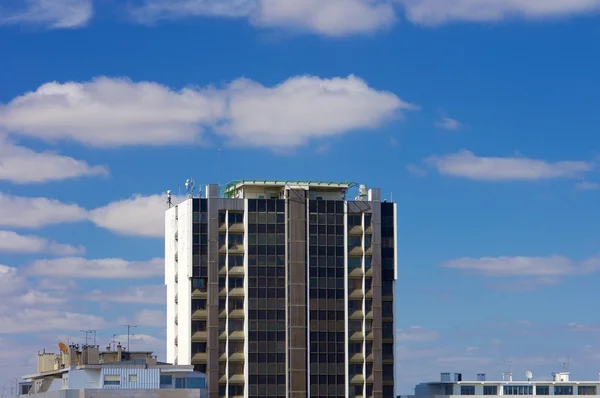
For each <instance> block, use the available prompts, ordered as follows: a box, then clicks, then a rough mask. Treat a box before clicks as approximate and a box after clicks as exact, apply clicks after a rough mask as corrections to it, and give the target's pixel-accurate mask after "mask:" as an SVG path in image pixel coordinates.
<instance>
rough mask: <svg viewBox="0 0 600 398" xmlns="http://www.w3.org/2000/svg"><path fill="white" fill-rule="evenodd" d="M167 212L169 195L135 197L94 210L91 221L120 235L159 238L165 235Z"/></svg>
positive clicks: (174, 201) (175, 201)
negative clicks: (167, 196)
mask: <svg viewBox="0 0 600 398" xmlns="http://www.w3.org/2000/svg"><path fill="white" fill-rule="evenodd" d="M179 200H180V198H176V199H173V203H177V202H178V201H179ZM166 209H167V203H166V195H150V196H141V195H136V196H133V197H132V198H129V199H125V200H120V201H115V202H111V203H109V204H108V205H106V206H103V207H100V208H97V209H95V210H92V211H91V212H90V220H91V221H92V222H93V223H94V224H96V225H97V226H99V227H102V228H106V229H108V230H110V231H112V232H115V233H117V234H121V235H129V236H146V237H156V238H160V237H163V236H164V235H165V213H164V212H165V210H166Z"/></svg>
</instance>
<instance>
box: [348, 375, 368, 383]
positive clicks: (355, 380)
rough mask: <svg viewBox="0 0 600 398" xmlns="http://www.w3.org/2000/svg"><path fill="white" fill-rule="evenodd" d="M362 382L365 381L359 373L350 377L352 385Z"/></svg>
mask: <svg viewBox="0 0 600 398" xmlns="http://www.w3.org/2000/svg"><path fill="white" fill-rule="evenodd" d="M364 382H365V378H364V377H363V375H361V374H358V375H354V376H352V378H351V379H350V384H351V385H353V386H356V385H360V384H364Z"/></svg>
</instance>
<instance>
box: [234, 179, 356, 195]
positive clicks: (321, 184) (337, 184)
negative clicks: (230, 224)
mask: <svg viewBox="0 0 600 398" xmlns="http://www.w3.org/2000/svg"><path fill="white" fill-rule="evenodd" d="M243 185H262V186H269V185H275V186H277V185H308V186H314V187H331V188H352V187H355V186H357V185H358V184H356V183H355V182H336V181H294V180H235V181H231V182H229V183H228V184H227V185H225V188H224V189H223V193H224V195H225V196H226V197H228V198H230V197H232V196H233V194H234V192H235V191H236V190H238V189H239V188H240V187H241V186H243Z"/></svg>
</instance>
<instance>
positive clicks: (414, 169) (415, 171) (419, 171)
mask: <svg viewBox="0 0 600 398" xmlns="http://www.w3.org/2000/svg"><path fill="white" fill-rule="evenodd" d="M406 170H407V171H408V172H409V173H410V174H412V175H414V176H415V177H424V176H426V175H427V170H425V169H423V168H421V167H419V166H417V165H415V164H412V163H410V164H408V165H406Z"/></svg>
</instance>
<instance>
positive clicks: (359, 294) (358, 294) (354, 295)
mask: <svg viewBox="0 0 600 398" xmlns="http://www.w3.org/2000/svg"><path fill="white" fill-rule="evenodd" d="M363 295H364V293H363V290H362V289H361V288H358V289H353V290H351V291H350V294H349V295H348V299H350V300H360V299H362V298H363Z"/></svg>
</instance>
